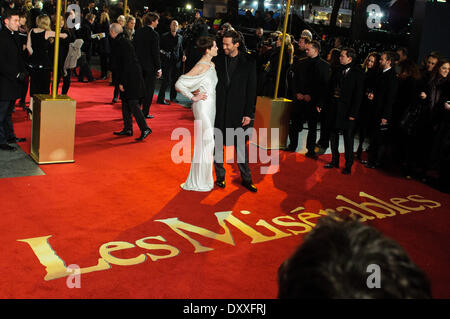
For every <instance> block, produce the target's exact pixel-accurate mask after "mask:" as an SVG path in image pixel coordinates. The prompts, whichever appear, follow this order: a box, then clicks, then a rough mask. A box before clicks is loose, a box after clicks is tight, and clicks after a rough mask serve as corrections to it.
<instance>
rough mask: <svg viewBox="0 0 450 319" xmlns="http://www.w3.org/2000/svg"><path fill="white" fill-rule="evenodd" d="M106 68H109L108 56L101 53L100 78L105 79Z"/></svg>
mask: <svg viewBox="0 0 450 319" xmlns="http://www.w3.org/2000/svg"><path fill="white" fill-rule="evenodd" d="M108 68H109V54H107V53H101V54H100V70H101V77H102V78H103V77H106V75H107V74H108Z"/></svg>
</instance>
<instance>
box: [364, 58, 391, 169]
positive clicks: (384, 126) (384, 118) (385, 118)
mask: <svg viewBox="0 0 450 319" xmlns="http://www.w3.org/2000/svg"><path fill="white" fill-rule="evenodd" d="M395 59H396V56H395V53H394V52H389V51H386V52H383V54H381V57H380V68H381V70H382V71H381V73H380V75H379V76H378V78H377V80H376V84H375V90H374V93H373V94H372V93H370V94H369V95H368V98H369V99H370V100H373V101H374V105H373V106H374V107H373V111H372V114H371V116H370V118H371V119H372V122H371V123H370V124H369V125H370V127H369V130H370V136H371V138H370V149H369V160H368V162H367V165H366V167H368V168H377V167H379V166H381V165H382V159H383V156H384V152H385V148H386V144H387V140H386V139H387V134H388V128H389V125H390V122H391V119H392V106H393V104H394V102H395V97H396V95H397V88H398V83H397V77H396V74H395V70H394V68H393V66H394V62H395Z"/></svg>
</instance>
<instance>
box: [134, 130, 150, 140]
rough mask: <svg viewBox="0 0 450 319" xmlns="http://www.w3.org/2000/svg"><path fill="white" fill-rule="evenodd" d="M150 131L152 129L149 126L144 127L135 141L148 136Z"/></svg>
mask: <svg viewBox="0 0 450 319" xmlns="http://www.w3.org/2000/svg"><path fill="white" fill-rule="evenodd" d="M151 133H152V130H151V129H150V128H147V129H145V130H144V131H143V132H142V133H141V136H139V137H138V138H137V139H136V141H143V140H144V139H145V138H146V137H147V136H149V135H150V134H151Z"/></svg>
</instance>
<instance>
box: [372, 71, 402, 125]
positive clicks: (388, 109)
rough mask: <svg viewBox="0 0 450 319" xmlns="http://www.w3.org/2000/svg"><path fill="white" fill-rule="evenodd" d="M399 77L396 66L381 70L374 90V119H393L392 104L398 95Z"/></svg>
mask: <svg viewBox="0 0 450 319" xmlns="http://www.w3.org/2000/svg"><path fill="white" fill-rule="evenodd" d="M397 88H398V83H397V77H396V74H395V70H394V68H391V69H389V70H388V71H386V72H381V73H380V74H379V76H378V78H377V80H376V84H375V90H374V91H375V92H374V112H375V114H374V117H373V118H374V120H377V121H379V120H381V119H386V120H388V122H390V121H391V120H392V106H393V104H394V102H395V98H396V95H397Z"/></svg>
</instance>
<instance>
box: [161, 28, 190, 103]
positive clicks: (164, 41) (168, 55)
mask: <svg viewBox="0 0 450 319" xmlns="http://www.w3.org/2000/svg"><path fill="white" fill-rule="evenodd" d="M177 31H178V21H176V20H173V21H172V22H171V23H170V32H166V33H164V34H163V35H162V36H161V40H160V48H161V62H162V70H163V74H164V76H163V80H162V83H161V87H160V89H159V93H158V100H157V103H158V104H165V105H169V104H170V103H169V102H166V101H165V95H166V90H167V88H170V100H171V101H173V102H177V100H176V97H177V91H176V90H175V81H176V80H177V79H178V77H179V74H180V67H181V63H182V62H184V61H186V56H185V55H184V51H183V37H182V36H181V35H180V34H178V33H177Z"/></svg>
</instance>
